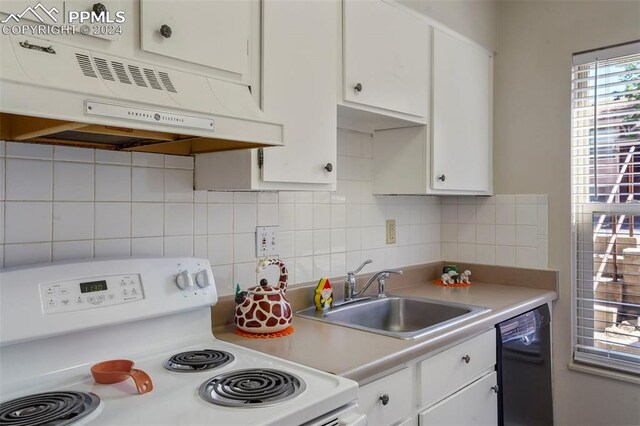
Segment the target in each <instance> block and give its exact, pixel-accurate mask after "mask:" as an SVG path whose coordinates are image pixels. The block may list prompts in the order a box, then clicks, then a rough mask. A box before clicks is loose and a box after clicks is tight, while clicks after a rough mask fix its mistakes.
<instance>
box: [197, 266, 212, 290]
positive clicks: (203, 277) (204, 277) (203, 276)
mask: <svg viewBox="0 0 640 426" xmlns="http://www.w3.org/2000/svg"><path fill="white" fill-rule="evenodd" d="M196 284H198V286H199V287H202V288H206V287H209V286H210V285H211V280H210V279H209V274H207V270H206V269H203V270H202V271H200V272H198V273H197V274H196Z"/></svg>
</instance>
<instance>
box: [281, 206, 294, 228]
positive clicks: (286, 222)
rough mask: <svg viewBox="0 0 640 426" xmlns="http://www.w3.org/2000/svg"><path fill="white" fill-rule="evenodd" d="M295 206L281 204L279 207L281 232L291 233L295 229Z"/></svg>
mask: <svg viewBox="0 0 640 426" xmlns="http://www.w3.org/2000/svg"><path fill="white" fill-rule="evenodd" d="M294 217H295V205H294V204H279V205H278V227H279V228H280V230H281V231H290V230H293V229H294V223H295V219H294Z"/></svg>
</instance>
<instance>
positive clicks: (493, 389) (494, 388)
mask: <svg viewBox="0 0 640 426" xmlns="http://www.w3.org/2000/svg"><path fill="white" fill-rule="evenodd" d="M491 390H492V391H494V392H495V393H498V391H499V390H500V386H498V385H494V386H491Z"/></svg>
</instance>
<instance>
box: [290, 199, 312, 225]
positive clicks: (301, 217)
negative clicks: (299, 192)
mask: <svg viewBox="0 0 640 426" xmlns="http://www.w3.org/2000/svg"><path fill="white" fill-rule="evenodd" d="M294 228H295V230H296V231H297V230H305V229H313V204H295V212H294Z"/></svg>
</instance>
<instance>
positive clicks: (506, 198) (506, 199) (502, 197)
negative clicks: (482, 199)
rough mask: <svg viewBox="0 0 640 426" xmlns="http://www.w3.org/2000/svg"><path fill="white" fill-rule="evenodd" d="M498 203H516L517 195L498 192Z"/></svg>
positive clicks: (496, 198) (496, 197)
mask: <svg viewBox="0 0 640 426" xmlns="http://www.w3.org/2000/svg"><path fill="white" fill-rule="evenodd" d="M494 198H495V200H496V204H515V203H516V196H515V195H507V194H498V195H496V196H495V197H494Z"/></svg>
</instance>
